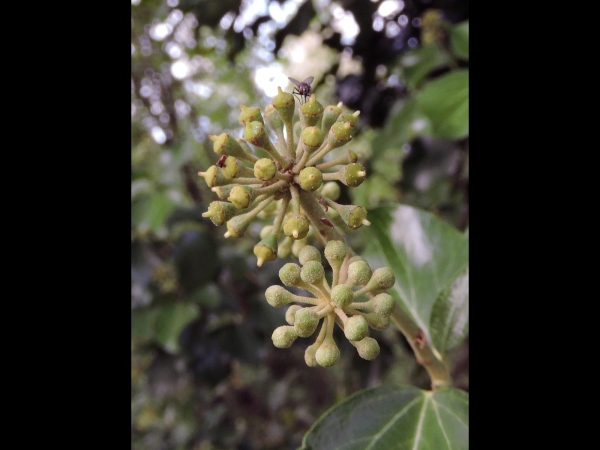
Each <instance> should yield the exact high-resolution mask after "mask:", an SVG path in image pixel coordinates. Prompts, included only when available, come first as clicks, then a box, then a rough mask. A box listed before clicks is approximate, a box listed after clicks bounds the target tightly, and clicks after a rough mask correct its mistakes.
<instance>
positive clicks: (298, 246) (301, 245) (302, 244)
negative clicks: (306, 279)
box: [292, 238, 307, 258]
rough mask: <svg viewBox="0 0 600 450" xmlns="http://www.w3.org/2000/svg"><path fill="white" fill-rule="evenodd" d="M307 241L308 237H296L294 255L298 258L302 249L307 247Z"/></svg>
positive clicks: (293, 248) (293, 245)
mask: <svg viewBox="0 0 600 450" xmlns="http://www.w3.org/2000/svg"><path fill="white" fill-rule="evenodd" d="M306 241H307V238H304V239H296V240H295V241H294V243H293V244H292V255H294V256H295V257H296V258H297V257H298V255H299V254H300V250H302V249H303V248H304V247H306V245H307V244H306Z"/></svg>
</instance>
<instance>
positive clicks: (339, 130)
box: [327, 122, 355, 148]
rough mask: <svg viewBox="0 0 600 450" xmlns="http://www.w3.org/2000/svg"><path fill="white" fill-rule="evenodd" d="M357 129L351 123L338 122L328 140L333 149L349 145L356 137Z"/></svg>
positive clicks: (330, 130)
mask: <svg viewBox="0 0 600 450" xmlns="http://www.w3.org/2000/svg"><path fill="white" fill-rule="evenodd" d="M354 131H355V129H354V128H352V126H351V125H350V122H345V123H342V122H336V123H334V124H333V125H332V126H331V128H330V129H329V134H328V135H327V139H328V142H329V145H330V147H331V148H338V147H341V146H342V145H345V144H347V143H348V142H350V140H351V139H352V138H353V137H354Z"/></svg>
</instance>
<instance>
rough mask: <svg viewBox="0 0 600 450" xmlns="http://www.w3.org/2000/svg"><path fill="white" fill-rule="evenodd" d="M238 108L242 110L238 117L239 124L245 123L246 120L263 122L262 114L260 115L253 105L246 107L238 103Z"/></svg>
mask: <svg viewBox="0 0 600 450" xmlns="http://www.w3.org/2000/svg"><path fill="white" fill-rule="evenodd" d="M240 109H241V110H242V112H241V113H240V115H239V117H238V121H239V122H240V124H241V125H246V124H247V123H248V122H260V123H263V124H264V123H265V122H264V121H263V118H262V116H261V115H260V109H259V108H256V107H254V106H251V107H247V106H244V105H240Z"/></svg>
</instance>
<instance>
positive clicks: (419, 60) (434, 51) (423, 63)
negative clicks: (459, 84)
mask: <svg viewBox="0 0 600 450" xmlns="http://www.w3.org/2000/svg"><path fill="white" fill-rule="evenodd" d="M449 61H450V57H449V56H448V54H447V53H446V52H445V51H444V50H443V49H442V48H441V47H440V46H439V45H436V44H426V45H423V46H421V47H417V48H415V49H414V50H411V51H409V52H408V53H407V54H405V55H404V56H403V57H402V59H401V60H400V64H401V65H402V68H403V75H404V79H405V80H406V82H407V83H408V85H409V86H410V87H413V88H415V87H417V86H418V85H419V83H420V82H421V81H422V80H423V79H424V78H425V77H426V76H427V75H428V74H429V73H430V72H431V71H432V70H434V69H437V68H439V67H442V66H445V65H447V64H448V62H449Z"/></svg>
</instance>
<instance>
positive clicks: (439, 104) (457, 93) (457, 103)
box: [417, 69, 469, 139]
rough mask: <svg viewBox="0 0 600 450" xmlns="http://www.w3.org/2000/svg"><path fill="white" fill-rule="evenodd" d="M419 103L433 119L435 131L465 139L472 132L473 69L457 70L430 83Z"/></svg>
mask: <svg viewBox="0 0 600 450" xmlns="http://www.w3.org/2000/svg"><path fill="white" fill-rule="evenodd" d="M417 105H418V107H419V109H420V110H421V112H423V114H425V115H426V116H427V117H428V118H429V120H430V121H431V126H432V133H431V135H432V136H433V137H436V138H440V139H461V138H463V137H465V136H468V134H469V71H468V69H461V70H455V71H454V72H450V73H448V74H446V75H444V76H442V77H440V78H438V79H436V80H435V81H432V82H431V83H429V84H427V85H426V86H425V87H424V88H423V90H422V91H421V92H420V93H419V95H417Z"/></svg>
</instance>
